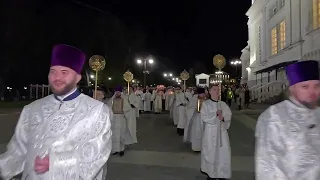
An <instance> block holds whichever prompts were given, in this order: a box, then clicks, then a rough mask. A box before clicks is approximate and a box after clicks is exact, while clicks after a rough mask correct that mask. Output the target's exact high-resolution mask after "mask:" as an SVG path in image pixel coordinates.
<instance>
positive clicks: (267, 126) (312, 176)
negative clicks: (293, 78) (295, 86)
mask: <svg viewBox="0 0 320 180" xmlns="http://www.w3.org/2000/svg"><path fill="white" fill-rule="evenodd" d="M319 112H320V109H319V108H317V109H315V110H311V109H308V108H306V107H304V106H303V105H301V104H300V103H299V102H297V101H296V100H294V99H293V98H290V100H285V101H283V102H280V103H278V104H276V105H273V106H271V107H270V108H268V109H267V110H266V111H265V112H263V113H262V114H261V115H260V117H259V118H258V123H257V126H256V127H257V128H256V152H255V156H256V157H255V167H256V170H255V172H256V180H270V179H275V180H276V179H279V180H294V179H299V180H319V179H320V163H319V162H320V122H319V120H320V115H319Z"/></svg>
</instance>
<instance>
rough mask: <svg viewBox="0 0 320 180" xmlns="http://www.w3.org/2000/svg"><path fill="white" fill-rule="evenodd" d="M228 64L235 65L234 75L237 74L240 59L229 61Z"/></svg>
mask: <svg viewBox="0 0 320 180" xmlns="http://www.w3.org/2000/svg"><path fill="white" fill-rule="evenodd" d="M230 64H231V65H233V66H235V67H236V76H238V66H240V65H241V61H239V60H234V61H231V62H230Z"/></svg>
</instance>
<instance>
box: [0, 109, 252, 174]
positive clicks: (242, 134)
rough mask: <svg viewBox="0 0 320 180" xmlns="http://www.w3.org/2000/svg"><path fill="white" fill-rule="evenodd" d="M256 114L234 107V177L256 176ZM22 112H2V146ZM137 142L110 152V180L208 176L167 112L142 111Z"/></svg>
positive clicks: (3, 146)
mask: <svg viewBox="0 0 320 180" xmlns="http://www.w3.org/2000/svg"><path fill="white" fill-rule="evenodd" d="M256 116H257V114H256V113H255V116H250V114H249V113H247V114H246V112H241V111H234V113H233V118H232V123H231V128H230V130H229V136H230V141H231V148H232V170H233V173H232V176H233V177H232V180H253V179H254V166H253V160H254V159H253V153H254V128H255V122H256V119H254V117H256ZM18 117H19V114H18V113H17V112H16V110H15V111H10V110H8V111H6V110H3V111H1V113H0V132H1V136H0V150H1V152H3V151H5V145H6V143H7V142H8V141H9V140H10V138H11V136H12V134H13V132H14V129H15V125H16V123H17V120H18ZM137 136H138V144H135V145H133V146H130V147H129V148H128V149H127V151H126V153H125V155H124V156H123V157H119V156H111V157H110V159H109V162H108V177H107V179H108V180H205V179H206V177H205V176H204V175H202V174H201V173H200V154H198V153H194V152H192V150H191V147H190V145H189V144H186V143H183V142H182V137H180V136H178V135H177V134H176V128H175V126H173V124H172V120H171V119H170V118H169V115H168V114H157V115H155V114H142V115H141V117H140V118H139V119H138V120H137Z"/></svg>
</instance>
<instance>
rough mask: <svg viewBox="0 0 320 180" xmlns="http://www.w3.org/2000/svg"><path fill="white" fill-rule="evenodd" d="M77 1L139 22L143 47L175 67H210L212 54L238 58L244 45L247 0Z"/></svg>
mask: <svg viewBox="0 0 320 180" xmlns="http://www.w3.org/2000/svg"><path fill="white" fill-rule="evenodd" d="M80 2H84V3H86V4H88V5H91V6H94V7H98V8H99V9H101V10H103V11H107V12H110V13H112V14H114V15H116V16H118V17H119V18H120V19H121V20H123V21H124V22H126V23H127V24H128V25H139V26H142V27H143V28H144V29H145V30H146V32H147V36H148V37H147V48H148V49H152V50H155V51H157V52H158V54H160V55H161V56H164V57H168V58H170V60H172V61H174V62H175V63H178V64H179V65H177V66H176V67H175V68H176V69H179V70H183V69H184V68H192V67H194V65H195V63H196V62H198V61H200V62H203V63H204V64H205V65H206V66H207V67H210V66H212V57H213V56H214V55H216V54H222V55H224V56H225V57H226V58H227V59H231V58H239V57H240V55H241V50H242V49H243V48H244V47H245V46H246V45H247V40H248V29H247V17H246V16H245V13H246V11H247V10H248V9H249V7H250V5H251V0H244V1H234V2H233V3H231V1H217V0H200V1H195V0H184V1H182V0H175V1H168V0H164V1H150V0H137V1H126V0H117V1H113V2H110V3H108V2H107V1H96V0H87V1H85V0H80ZM230 70H231V69H230ZM230 70H229V71H230ZM207 71H211V69H207Z"/></svg>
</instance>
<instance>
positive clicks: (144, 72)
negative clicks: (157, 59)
mask: <svg viewBox="0 0 320 180" xmlns="http://www.w3.org/2000/svg"><path fill="white" fill-rule="evenodd" d="M137 63H138V64H143V86H144V87H146V81H147V74H149V71H148V69H147V63H149V64H153V63H154V61H153V59H151V58H150V56H149V57H147V58H141V59H137Z"/></svg>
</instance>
